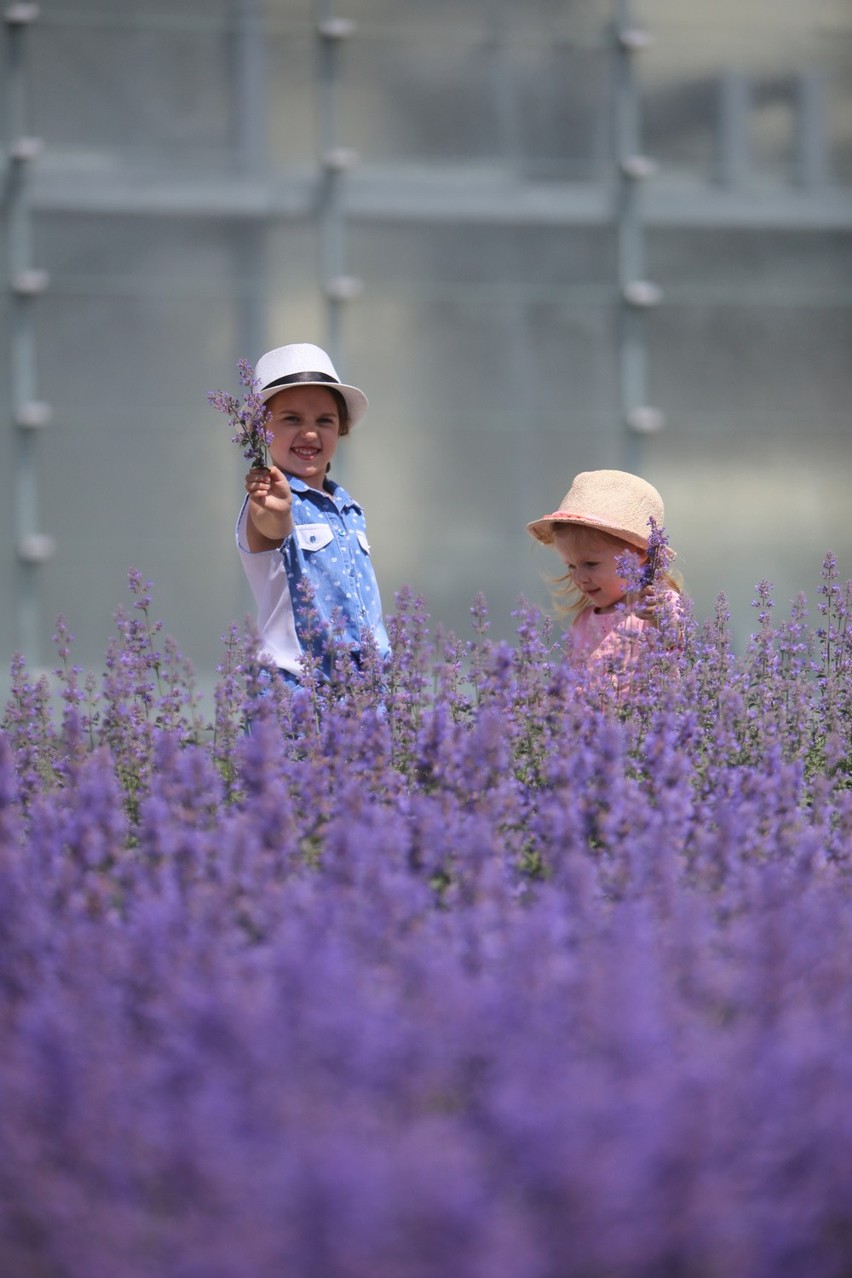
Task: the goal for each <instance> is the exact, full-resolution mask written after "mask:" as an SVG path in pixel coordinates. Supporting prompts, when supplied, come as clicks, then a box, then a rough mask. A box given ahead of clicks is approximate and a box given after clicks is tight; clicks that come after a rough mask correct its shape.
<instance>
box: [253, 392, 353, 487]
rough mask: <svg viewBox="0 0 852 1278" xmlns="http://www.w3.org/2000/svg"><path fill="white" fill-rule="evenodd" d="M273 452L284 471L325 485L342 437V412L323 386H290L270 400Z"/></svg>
mask: <svg viewBox="0 0 852 1278" xmlns="http://www.w3.org/2000/svg"><path fill="white" fill-rule="evenodd" d="M266 407H267V409H268V410H269V412H270V413H271V414H272V417H271V420H270V422H269V426H268V429H269V432H270V434H271V435H272V443H271V444H270V446H269V455H270V456H271V458H272V460H273V461H274V462H275V465H276V466H278V467H279V468H280V469H281V470H285V471H287V472H288V473H289V474H291V475H298V477H299V479H303V480H304V481H305V483H306V484H309V485H310V486H311V487H312V488H322V485H323V480H324V479H325V472H326V469H327V467H328V463H329V462H330V461H331V459H332V457H333V456H334V454H335V450H336V449H337V441H338V439H339V437H340V413H339V411H338V407H337V401H336V399H335V397H334V395H333V394H332V393H331V391H327V390H325V389H324V388H323V387H322V386H288V387H287V388H286V390H280V391H278V392H277V394H275V395H273V396H272V398H271V399H269V400H267V403H266Z"/></svg>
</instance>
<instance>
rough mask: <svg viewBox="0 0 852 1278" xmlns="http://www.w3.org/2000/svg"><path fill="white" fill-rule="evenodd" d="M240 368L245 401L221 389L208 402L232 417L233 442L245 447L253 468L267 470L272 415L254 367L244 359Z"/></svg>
mask: <svg viewBox="0 0 852 1278" xmlns="http://www.w3.org/2000/svg"><path fill="white" fill-rule="evenodd" d="M237 368H238V370H239V375H240V384H241V385H242V386H245V387H246V394H245V395H244V396H243V399H242V402H240V401H239V400H238V399H237V398H236V397H235V396H234V395H228V394H227V393H226V392H225V391H221V390H217V391H210V392H209V394H208V396H207V400H208V402H209V403H210V404H212V405H213V407H214V408H218V410H219V412H220V413H224V414H225V416H226V417H227V418H228V421H229V422H230V423H231V426H232V427H233V429H234V434H233V436H232V439H233V442H234V443H235V444H239V446H240V447H241V448H242V450H243V457H245V459H246V461H248V462H251V465H252V467H253V468H256V469H258V470H265V469H266V468H267V467H268V465H269V452H268V450H269V445H270V444H271V443H272V433H271V431H270V430H269V421H270V418H271V414H270V413H269V411H268V409H267V407H266V405H265V404H264V403H263V401H262V400H261V398H260V396H259V395H258V394H257V392H256V390H255V389H254V386H255V376H254V369H253V368H252V366H251V364H250V363H249V362H248V360H245V359H241V360H239V362H238V363H237Z"/></svg>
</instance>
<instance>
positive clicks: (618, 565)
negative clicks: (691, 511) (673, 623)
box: [527, 470, 681, 670]
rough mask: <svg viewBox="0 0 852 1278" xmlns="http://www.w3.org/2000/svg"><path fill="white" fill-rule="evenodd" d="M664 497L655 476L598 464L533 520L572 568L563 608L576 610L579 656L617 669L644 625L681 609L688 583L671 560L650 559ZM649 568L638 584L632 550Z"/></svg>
mask: <svg viewBox="0 0 852 1278" xmlns="http://www.w3.org/2000/svg"><path fill="white" fill-rule="evenodd" d="M663 515H664V510H663V500H662V498H661V496H660V494H659V493H658V492H657V490H656V488H654V487H653V486H652V485H651V484H649V483H648V482H647V481H646V480H644V479H641V478H640V477H639V476H638V475H631V474H629V473H628V472H627V471H623V470H591V471H584V472H582V473H581V474H579V475H577V476H576V477H575V479H574V481H573V483H572V484H571V487H570V489H569V490H568V492H567V493H566V494H565V497H564V498H563V500H562V504H561V505H560V507H559V509H558V510H555V511H553V512H552V514H549V515H544V516H542V518H541V519H536V520H534V521H533V522H532V523H531V524H528V525H527V527H528V529H529V531H530V533H531V534H532V536H533V537H535V538H536V539H537V540H538V541H540V542H543V543H544V544H545V545H547V546H554V547H555V549H556V550H557V552H558V553H559V555H560V557H561V558H562V560H563V561H564V563H565V566H566V568H567V570H568V571H567V573H566V574H565V576H563V577H561V578H559V579H558V581H557V582H556V589H555V591H554V598H555V602H556V605H557V608H558V609H559V610H560V611H561V612H564V613H568V614H569V615H571V616H573V618H574V625H573V629H572V639H573V651H574V655H575V657H577V658H579V659H580V660H583V661H586V662H587V663H588V664H590V665H593V666H599V667H604V668H607V669H611V670H616V669H618V668H624V667H625V666H627V667H629V666H630V665H632V664H633V662H634V661H635V659H636V657H637V654H638V650H639V649H638V644H637V640H638V638H639V636H640V635H641V633H642V631H643V630H645V629H646V628H647V627H648V626H649V625H653V624H655V623H656V621H657V619H658V618H659V616H660V614H661V613H662V611H663V610H668V611H669V615H675V616H676V615H677V612H678V611H679V609H678V597H679V595H680V591H681V583H680V579H679V576H678V574H676V573H674V572H673V571H672V570H671V568H670V567H669V566H668V562H666V563H663V562H660V563H659V564H651V563H649V544H650V554H651V555H656V554H657V553H661V554H662V555H663V556H665V559H666V561H668V560H669V559H670V557H671V551H669V549H668V547H667V546H665V545H662V546H661V547H660V551H657V550H656V543H657V537H656V535H655V530H656V532H657V533H660V534H662V531H663ZM627 552H632V554H633V555H634V556H635V557H636V558H635V562H636V567H637V570H638V571H640V572H641V570H643V569H644V570H645V574H644V575H646V576H647V577H648V579H649V585H648V586H647V587H646V588H640V589H638V590H637V589H633V590H631V588H630V583H629V581H628V580H626V579H625V575H624V572H623V567H624V562H625V559H624V557H625V554H626V553H627Z"/></svg>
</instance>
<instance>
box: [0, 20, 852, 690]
mask: <svg viewBox="0 0 852 1278" xmlns="http://www.w3.org/2000/svg"><path fill="white" fill-rule="evenodd" d="M2 37H3V51H2V66H3V100H4V103H5V110H4V122H5V145H6V161H5V178H4V194H3V205H2V207H3V231H4V238H3V244H4V281H5V288H4V290H3V296H2V301H0V305H1V306H2V320H3V323H2V333H3V334H4V339H3V341H2V350H0V360H2V363H1V364H0V368H1V369H2V382H3V385H4V387H5V395H4V404H5V413H6V428H5V429H4V430H3V431H2V433H0V471H2V483H3V499H2V529H3V535H2V543H0V659H2V665H3V668H4V669H6V670H7V669H8V664H9V658H10V656H11V654H12V652H13V651H15V650H21V651H23V652H24V654H25V656H26V657H27V659H28V661H30V662H31V663H32V664H34V665H38V664H44V665H46V666H49V665H50V664H52V661H53V656H52V646H51V632H52V628H53V624H54V620H55V618H56V616H57V615H58V614H62V615H64V616H65V617H66V618H67V620H68V623H69V626H70V629H71V631H72V632H73V633H74V635H75V636H76V645H75V653H76V659H77V661H78V662H79V663H81V664H83V665H88V666H94V667H95V668H100V665H101V658H102V655H103V652H104V649H105V647H106V643H107V639H108V636H109V634H110V633H111V631H112V620H111V618H112V614H113V612H114V610H115V608H116V607H117V606H118V605H120V604H121V605H125V606H127V605H128V604H129V602H130V596H129V594H128V591H127V573H128V569H130V568H135V569H138V570H139V571H140V572H141V573H142V574H143V577H144V578H146V579H150V580H151V581H152V582H153V584H154V612H155V614H156V615H157V616H160V617H162V618H163V619H164V622H165V628H166V630H167V631H168V632H170V633H171V634H173V635H174V637H175V639H176V640H177V643H178V645H179V647H180V648H181V649H182V651H183V652H184V653H185V654H186V655H187V656H188V657H189V658H190V659H191V660H192V661H193V663H194V664H195V665H196V667H197V669H198V670H199V672H200V673H201V674H202V676H203V677H207V676H209V675H210V674H211V672H212V671H213V670H214V669H215V666H216V663H217V661H218V660H219V656H220V636H221V635H222V634H223V633H224V632H225V631H226V629H227V628H228V625H229V624H230V622H231V621H232V620H234V619H236V620H241V619H242V618H243V617H244V616H245V615H246V614H247V613H249V612H251V611H252V605H251V600H250V597H249V595H248V592H247V589H246V587H245V585H244V582H243V580H242V576H241V570H240V567H239V564H238V562H237V557H236V553H235V551H234V546H233V522H234V517H235V514H236V510H237V507H238V504H239V501H240V498H241V491H242V478H241V477H242V469H243V467H242V462H241V459H240V456H239V452H238V450H237V449H236V448H235V447H234V446H233V444H232V443H231V442H230V438H229V430H228V427H227V423H226V422H225V420H224V419H223V418H222V417H221V416H220V415H218V414H216V413H215V412H214V411H213V410H212V409H211V408H210V407H209V406H208V404H207V400H206V394H207V392H208V391H210V390H213V389H216V388H219V387H224V388H225V389H228V390H233V391H235V392H236V391H237V390H238V383H237V376H236V363H237V360H238V359H240V358H248V359H250V360H252V361H254V360H255V359H256V358H257V356H258V355H259V354H260V353H261V352H262V351H263V350H265V349H267V348H268V347H269V346H273V345H279V344H281V343H284V342H287V341H294V340H312V341H316V342H318V343H320V344H321V345H326V346H328V347H329V348H330V349H331V351H332V353H333V355H334V357H335V359H336V361H337V363H338V368H339V370H340V371H341V373H342V374H343V375H344V376H345V377H348V378H350V379H352V380H354V381H356V382H357V384H358V385H360V386H362V387H363V388H364V389H365V390H366V392H367V394H368V395H369V397H370V400H371V410H370V413H369V416H368V418H367V420H366V421H365V423H364V424H363V426H360V427H359V428H358V430H357V431H356V433H355V434H354V435H353V437H352V438H351V439H349V440H347V441H346V442H345V443H344V445H343V446H342V449H341V453H340V454H339V455H340V457H341V464H340V467H339V469H338V474H339V476H340V477H341V478H342V479H343V480H344V482H345V483H346V484H347V486H349V487H351V489H352V490H353V492H354V493H355V494H356V495H357V496H358V497H359V498H360V500H361V501H362V502H363V504H364V506H365V509H366V511H367V516H368V521H369V526H370V531H371V540H372V543H373V552H374V558H375V561H376V565H377V571H378V574H379V578H380V582H381V584H382V589H383V596H384V599H385V604H386V608H387V609H388V610H389V611H390V610H391V609H392V607H393V600H394V593H395V591H396V590H397V589H398V588H399V587H401V586H402V585H403V584H407V585H410V586H411V587H412V588H413V589H414V590H415V591H416V592H417V593H420V594H422V595H423V596H424V597H425V599H426V602H427V606H428V609H429V612H430V613H431V615H432V617H433V620H434V621H435V622H436V623H440V624H441V625H442V626H444V627H447V628H452V629H455V630H457V631H459V632H461V633H462V634H466V633H467V626H468V611H469V608H470V605H471V602H472V600H473V598H474V596H475V595H476V593H477V592H478V591H483V592H484V593H485V596H486V599H487V601H488V605H489V610H490V614H491V618H492V633H493V634H495V635H497V636H500V637H511V635H512V633H513V621H512V617H511V613H512V609H513V608H514V607H515V605H516V602H517V600H518V597H519V596H520V595H521V594H523V595H524V596H526V597H527V598H528V599H530V600H532V601H534V602H538V603H541V604H545V603H546V602H547V599H548V590H547V585H546V581H545V580H544V578H545V576H546V574H547V573H548V572H549V571H551V570H553V569H555V567H556V560H555V559H553V560H551V559H550V558H549V557H548V554H547V552H545V551H544V550H542V549H541V548H536V547H535V546H534V545H533V543H532V541H531V539H529V538H528V537H527V535H526V533H525V527H524V526H525V524H526V522H527V521H528V520H529V519H532V518H534V517H536V516H538V515H540V514H543V513H544V512H545V511H547V510H550V509H553V508H554V507H555V506H556V505H558V503H559V501H560V499H561V498H562V496H563V494H564V492H565V491H566V489H567V488H568V486H569V483H570V480H571V478H572V476H573V474H574V473H575V472H576V471H578V470H583V469H589V468H596V467H601V466H606V467H609V466H612V467H623V468H626V469H637V470H639V471H641V473H643V474H644V475H645V476H646V477H647V478H649V479H650V480H652V482H654V483H656V484H657V485H658V486H659V487H660V489H661V491H662V492H663V495H664V497H665V499H666V504H667V525H668V529H669V532H670V535H671V538H672V542H673V544H674V545H675V546H676V548H677V549H678V551H679V555H680V563H681V566H682V568H683V570H684V573H685V576H686V580H687V584H688V586H689V587H690V590H691V593H692V594H693V596H694V597H695V599H696V603H697V607H698V612H699V615H700V616H707V615H709V614H710V613H712V611H713V606H714V601H715V599H716V596H717V595H718V594H719V592H721V591H724V592H726V594H727V595H728V597H729V600H730V604H731V608H732V611H733V615H734V624H735V630H736V633H737V636H738V638H739V640H740V641H742V640H743V639H744V637H745V636H746V635H747V634H748V633H749V631H750V628H751V625H752V613H751V610H750V601H751V599H752V597H753V588H754V585H755V583H756V582H758V581H759V580H761V579H763V578H767V579H769V580H770V581H772V582H773V583H774V585H775V588H776V596H777V599H778V608H779V613H783V612H784V611H786V607H787V605H788V604H789V601H790V600H791V598H792V597H793V596H794V595H795V594H796V593H797V592H799V591H805V592H806V593H807V594H808V595H809V598H810V599H811V600H812V603H813V604H814V611H815V604H816V595H817V589H818V586H819V580H820V565H821V562H822V559H823V555H824V553H825V552H826V551H827V550H829V549H830V550H832V551H834V552H835V553H836V554H837V556H838V558H839V561H840V570H841V574H842V575H843V576H845V577H850V576H852V520H850V518H849V505H850V499H849V493H850V481H852V423H850V407H849V405H850V399H852V9H850V6H849V5H848V3H845V2H844V0H810V3H807V4H803V3H801V0H749V3H748V4H743V3H738V4H734V3H731V2H730V0H719V2H718V3H716V4H714V5H706V4H701V3H698V2H697V0H646V2H644V3H640V2H639V0H635V2H631V0H573V2H572V0H524V3H522V4H520V3H516V2H515V0H466V2H465V3H463V4H460V3H459V2H458V0H416V3H400V2H399V0H339V2H338V4H337V5H335V4H333V3H332V0H136V2H135V3H134V4H132V5H130V4H128V5H116V4H115V3H114V0H45V2H44V3H42V4H39V5H36V4H25V3H11V4H10V3H6V5H5V8H4V10H3V30H2Z"/></svg>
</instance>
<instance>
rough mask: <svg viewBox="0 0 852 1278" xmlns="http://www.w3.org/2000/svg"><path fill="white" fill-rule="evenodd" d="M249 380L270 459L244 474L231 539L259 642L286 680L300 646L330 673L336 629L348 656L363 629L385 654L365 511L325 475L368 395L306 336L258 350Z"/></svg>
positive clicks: (296, 665) (294, 678)
mask: <svg viewBox="0 0 852 1278" xmlns="http://www.w3.org/2000/svg"><path fill="white" fill-rule="evenodd" d="M255 390H256V392H257V394H258V395H259V396H260V398H261V400H262V401H263V402H264V403H265V404H266V407H267V409H268V411H269V414H270V418H269V421H268V422H267V431H268V434H269V436H270V443H269V455H270V458H271V464H270V465H269V466H268V467H263V468H261V467H253V468H252V469H251V470H250V471H249V472H248V474H247V475H246V477H245V489H246V493H247V496H246V498H245V501H244V502H243V506H242V509H241V511H240V514H239V518H238V520H237V547H238V549H239V552H240V559H241V560H242V564H243V568H244V570H245V573H246V576H247V577H248V580H249V584H250V585H251V589H252V593H253V594H254V597H255V601H256V603H257V622H258V629H259V631H260V638H261V651H262V653H263V655H264V656H265V657H266V659H267V660H269V661H270V662H271V663H272V664H274V665H275V666H277V667H278V670H279V671H280V672H281V674H282V676H283V677H284V678H285V679H286V680H287V681H288V682H290V683H296V682H298V679H299V674H300V671H301V669H302V658H303V655H304V653H305V652H306V651H309V652H311V653H312V654H313V656H314V657H315V658H316V659H317V660H318V661H319V662H320V663H321V665H322V668H323V670H324V671H325V672H326V673H328V669H329V664H330V659H331V657H330V652H331V646H332V643H333V641H334V640H335V639H338V640H339V637H340V636H341V634H342V637H343V642H344V643H345V644H346V645H347V646H348V647H349V650H350V651H351V653H352V655H353V657H354V658H355V659H356V661H357V660H358V658H359V654H360V652H361V649H362V645H363V639H364V635H365V633H366V632H369V633H370V634H371V635H372V638H373V640H374V641H375V644H376V646H377V648H378V650H379V652H380V653H381V655H382V656H387V654H388V651H389V645H388V637H387V632H386V631H385V625H384V620H383V617H382V605H381V599H380V598H379V588H378V584H377V582H376V576H375V573H374V571H373V565H372V562H371V560H370V547H369V543H368V541H367V529H366V523H365V521H364V513H363V511H362V509H361V507H360V506H359V505H358V503H357V502H356V501H355V500H354V499H353V498H352V497H350V495H349V494H348V493H347V492H346V490H345V489H344V488H342V487H341V486H340V485H339V484H336V483H335V482H334V480H332V479H330V478H329V477H328V470H329V467H330V465H331V459H332V457H333V456H334V453H335V451H336V449H337V444H338V441H339V440H340V439H341V437H342V436H344V435H348V434H349V432H350V430H352V428H353V427H354V426H355V425H356V424H357V422H359V421H360V420H361V418H362V417H363V416H364V413H365V412H366V411H367V397H366V395H365V394H364V392H363V391H360V390H358V388H357V387H356V386H346V385H344V384H343V383H342V382H341V381H340V378H339V377H338V376H337V373H336V371H335V369H334V365H333V364H332V362H331V360H330V359H329V357H328V355H327V354H326V353H325V351H323V350H321V349H320V348H319V347H318V346H312V345H310V344H309V343H297V344H294V345H291V346H280V347H278V348H277V349H276V350H273V351H268V352H267V353H266V354H265V355H263V356H262V357H261V358H260V359H259V360H258V363H257V368H256V370H255Z"/></svg>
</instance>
